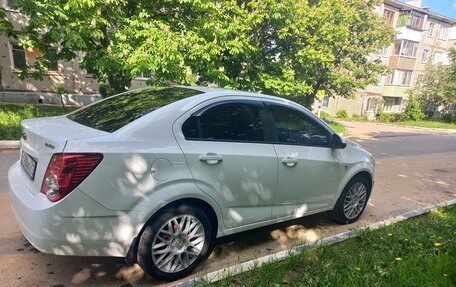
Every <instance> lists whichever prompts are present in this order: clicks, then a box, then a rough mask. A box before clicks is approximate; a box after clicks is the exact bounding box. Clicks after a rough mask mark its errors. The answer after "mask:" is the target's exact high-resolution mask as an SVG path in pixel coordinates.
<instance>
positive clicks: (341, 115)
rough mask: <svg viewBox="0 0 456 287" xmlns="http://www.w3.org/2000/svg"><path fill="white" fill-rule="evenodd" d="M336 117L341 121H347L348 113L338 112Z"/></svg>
mask: <svg viewBox="0 0 456 287" xmlns="http://www.w3.org/2000/svg"><path fill="white" fill-rule="evenodd" d="M336 117H338V118H341V119H348V113H347V111H346V110H339V111H337V113H336Z"/></svg>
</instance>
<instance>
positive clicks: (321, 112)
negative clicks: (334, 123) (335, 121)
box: [320, 111, 331, 119]
mask: <svg viewBox="0 0 456 287" xmlns="http://www.w3.org/2000/svg"><path fill="white" fill-rule="evenodd" d="M330 117H331V116H330V115H329V114H328V113H327V112H325V111H320V118H322V119H328V118H330Z"/></svg>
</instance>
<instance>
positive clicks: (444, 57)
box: [432, 51, 450, 65]
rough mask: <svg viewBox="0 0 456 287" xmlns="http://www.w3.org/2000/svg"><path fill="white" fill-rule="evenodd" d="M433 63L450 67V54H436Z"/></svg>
mask: <svg viewBox="0 0 456 287" xmlns="http://www.w3.org/2000/svg"><path fill="white" fill-rule="evenodd" d="M432 63H434V64H441V65H449V64H450V59H449V57H448V54H447V53H445V52H437V51H436V52H434V58H433V59H432Z"/></svg>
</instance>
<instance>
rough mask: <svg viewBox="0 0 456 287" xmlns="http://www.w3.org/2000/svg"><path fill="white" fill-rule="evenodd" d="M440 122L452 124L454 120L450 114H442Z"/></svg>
mask: <svg viewBox="0 0 456 287" xmlns="http://www.w3.org/2000/svg"><path fill="white" fill-rule="evenodd" d="M442 121H444V122H445V123H452V122H453V121H455V122H456V118H455V117H453V116H452V115H451V114H444V115H443V116H442Z"/></svg>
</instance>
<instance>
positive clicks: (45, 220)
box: [8, 162, 135, 257]
mask: <svg viewBox="0 0 456 287" xmlns="http://www.w3.org/2000/svg"><path fill="white" fill-rule="evenodd" d="M8 182H9V189H10V201H11V208H12V210H13V213H14V216H15V218H16V222H17V224H18V225H19V228H20V229H21V231H22V233H23V234H24V236H25V237H26V238H27V239H28V241H29V242H30V243H31V244H32V245H33V246H34V247H35V248H36V249H38V250H40V251H42V252H45V253H50V254H56V255H87V256H119V257H124V256H125V255H126V254H127V250H128V248H129V246H130V243H131V239H130V238H131V235H132V234H131V233H133V232H134V231H135V230H134V229H133V228H131V226H129V225H128V224H127V223H129V222H130V216H129V215H128V214H126V213H124V212H115V211H111V210H108V209H106V208H104V207H103V206H102V205H100V204H99V203H97V202H96V201H95V200H93V199H92V198H90V197H88V196H87V195H86V194H84V193H83V192H81V191H80V190H78V189H76V190H74V191H72V192H71V193H70V194H69V195H68V196H67V197H65V198H64V199H62V200H61V201H59V202H57V203H53V202H50V201H49V200H48V199H47V198H46V196H45V195H44V194H41V193H38V194H33V193H31V192H30V191H29V190H28V189H27V187H26V185H25V183H24V175H23V174H22V170H21V167H20V164H19V162H17V163H15V164H14V165H13V166H12V167H11V168H10V170H9V172H8Z"/></svg>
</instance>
